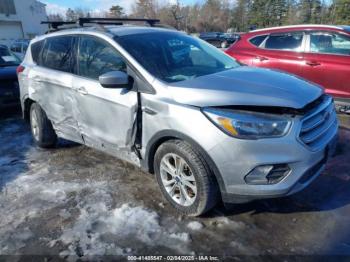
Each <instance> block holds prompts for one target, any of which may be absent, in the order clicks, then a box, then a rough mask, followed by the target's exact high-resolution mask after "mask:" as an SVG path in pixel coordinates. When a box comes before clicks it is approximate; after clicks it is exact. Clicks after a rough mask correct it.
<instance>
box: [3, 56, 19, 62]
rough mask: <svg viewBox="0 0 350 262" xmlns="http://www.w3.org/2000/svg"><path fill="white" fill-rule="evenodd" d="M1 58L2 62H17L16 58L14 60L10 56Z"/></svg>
mask: <svg viewBox="0 0 350 262" xmlns="http://www.w3.org/2000/svg"><path fill="white" fill-rule="evenodd" d="M1 58H2V60H4V61H5V62H16V58H14V57H13V56H10V55H8V56H2V57H1Z"/></svg>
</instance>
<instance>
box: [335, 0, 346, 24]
mask: <svg viewBox="0 0 350 262" xmlns="http://www.w3.org/2000/svg"><path fill="white" fill-rule="evenodd" d="M331 9H332V11H331V14H332V21H333V23H334V24H337V25H349V24H350V0H334V3H333V5H332V7H331Z"/></svg>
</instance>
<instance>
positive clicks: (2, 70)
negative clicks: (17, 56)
mask: <svg viewBox="0 0 350 262" xmlns="http://www.w3.org/2000/svg"><path fill="white" fill-rule="evenodd" d="M16 69H17V66H6V67H0V80H11V79H13V80H15V79H17V73H16Z"/></svg>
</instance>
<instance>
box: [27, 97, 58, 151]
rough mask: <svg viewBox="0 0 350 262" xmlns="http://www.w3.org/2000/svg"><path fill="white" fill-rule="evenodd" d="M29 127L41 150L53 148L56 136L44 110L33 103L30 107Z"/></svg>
mask: <svg viewBox="0 0 350 262" xmlns="http://www.w3.org/2000/svg"><path fill="white" fill-rule="evenodd" d="M30 127H31V131H32V136H33V139H34V141H35V143H36V144H37V145H38V146H39V147H41V148H52V147H55V145H56V142H57V135H56V133H55V130H54V129H53V127H52V124H51V121H50V120H49V119H48V118H47V116H46V113H45V112H44V110H43V109H42V108H41V107H40V106H39V105H38V104H37V103H33V104H32V105H31V107H30Z"/></svg>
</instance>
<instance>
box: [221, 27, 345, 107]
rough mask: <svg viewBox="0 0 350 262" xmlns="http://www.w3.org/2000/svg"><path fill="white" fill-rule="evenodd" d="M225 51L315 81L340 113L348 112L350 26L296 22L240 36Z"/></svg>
mask: <svg viewBox="0 0 350 262" xmlns="http://www.w3.org/2000/svg"><path fill="white" fill-rule="evenodd" d="M226 53H227V54H229V55H230V56H232V57H234V58H236V59H237V60H238V61H240V62H242V63H244V64H247V65H250V66H258V67H267V68H273V69H279V70H283V71H286V72H289V73H292V74H295V75H298V76H301V77H303V78H305V79H307V80H309V81H312V82H314V83H317V84H319V85H321V86H323V87H324V88H325V89H326V92H327V93H328V94H330V95H332V96H333V97H334V98H335V100H336V102H337V105H338V109H339V110H340V111H342V112H348V113H349V112H350V26H327V25H298V26H285V27H276V28H267V29H261V30H255V31H251V32H249V33H247V34H243V35H241V37H240V39H239V40H238V41H237V42H236V43H235V44H233V45H232V46H231V47H230V48H229V49H228V50H226Z"/></svg>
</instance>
